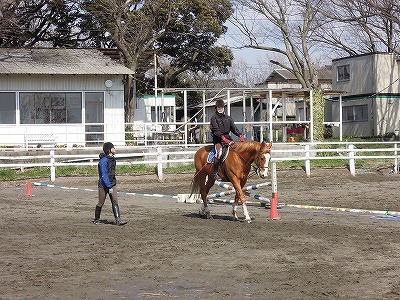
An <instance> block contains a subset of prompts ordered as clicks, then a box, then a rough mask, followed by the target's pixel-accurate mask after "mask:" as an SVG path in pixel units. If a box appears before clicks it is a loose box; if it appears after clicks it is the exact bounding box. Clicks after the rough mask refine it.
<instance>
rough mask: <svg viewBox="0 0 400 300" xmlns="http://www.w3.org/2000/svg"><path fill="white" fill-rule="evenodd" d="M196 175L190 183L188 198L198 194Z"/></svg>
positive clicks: (198, 185)
mask: <svg viewBox="0 0 400 300" xmlns="http://www.w3.org/2000/svg"><path fill="white" fill-rule="evenodd" d="M196 175H197V173H196V174H195V175H194V177H193V180H192V183H191V191H190V196H192V195H193V194H195V195H198V194H200V184H199V177H198V176H196Z"/></svg>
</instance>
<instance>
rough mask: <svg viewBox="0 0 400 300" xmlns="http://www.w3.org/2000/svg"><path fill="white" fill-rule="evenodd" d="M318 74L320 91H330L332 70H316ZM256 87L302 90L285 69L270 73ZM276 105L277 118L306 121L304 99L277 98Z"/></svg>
mask: <svg viewBox="0 0 400 300" xmlns="http://www.w3.org/2000/svg"><path fill="white" fill-rule="evenodd" d="M317 74H318V84H319V86H320V88H321V89H322V90H331V89H332V68H331V66H325V67H323V68H319V69H318V70H317ZM256 87H262V88H265V89H272V90H285V91H290V90H299V89H301V88H302V86H301V84H300V82H299V80H298V79H297V78H296V76H294V75H293V73H291V72H289V71H288V70H286V69H275V70H273V71H272V72H271V74H270V75H269V76H268V77H267V78H266V80H265V81H263V82H262V83H259V84H257V85H256ZM283 101H285V102H286V103H285V106H286V107H285V113H284V112H283V110H282V108H281V107H282V106H283V103H282V102H283ZM275 102H276V103H278V105H279V108H278V111H277V115H278V116H279V117H283V115H284V114H285V118H287V119H291V120H296V121H304V120H305V119H306V115H307V111H306V109H305V107H304V97H303V96H302V97H291V98H286V99H285V100H283V99H282V98H277V99H276V100H275Z"/></svg>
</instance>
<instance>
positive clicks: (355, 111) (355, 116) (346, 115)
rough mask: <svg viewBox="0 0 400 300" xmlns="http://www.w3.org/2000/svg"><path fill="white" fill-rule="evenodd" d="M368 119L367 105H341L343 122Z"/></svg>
mask: <svg viewBox="0 0 400 300" xmlns="http://www.w3.org/2000/svg"><path fill="white" fill-rule="evenodd" d="M364 121H368V105H367V104H365V105H353V106H344V107H343V122H364Z"/></svg>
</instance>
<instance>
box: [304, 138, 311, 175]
mask: <svg viewBox="0 0 400 300" xmlns="http://www.w3.org/2000/svg"><path fill="white" fill-rule="evenodd" d="M305 152H306V158H305V164H306V175H307V177H310V176H311V162H310V145H306V146H305Z"/></svg>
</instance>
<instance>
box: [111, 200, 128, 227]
mask: <svg viewBox="0 0 400 300" xmlns="http://www.w3.org/2000/svg"><path fill="white" fill-rule="evenodd" d="M112 210H113V213H114V217H115V224H116V225H118V226H122V225H125V224H126V222H125V221H122V220H121V213H120V212H119V206H118V204H113V205H112Z"/></svg>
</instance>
